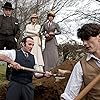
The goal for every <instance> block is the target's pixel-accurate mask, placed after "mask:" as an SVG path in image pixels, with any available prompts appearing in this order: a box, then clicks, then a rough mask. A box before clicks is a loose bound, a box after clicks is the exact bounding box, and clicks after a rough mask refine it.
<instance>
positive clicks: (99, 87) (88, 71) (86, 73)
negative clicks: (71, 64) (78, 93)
mask: <svg viewBox="0 0 100 100" xmlns="http://www.w3.org/2000/svg"><path fill="white" fill-rule="evenodd" d="M81 64H82V68H83V80H84V85H85V86H87V85H88V84H89V83H90V82H91V81H92V80H93V79H94V78H95V77H96V76H98V75H99V74H100V67H98V66H97V64H96V63H95V60H94V59H90V60H89V61H86V60H85V59H83V60H82V61H81ZM86 100H100V81H99V82H98V83H97V84H96V85H95V86H94V87H93V88H92V89H91V90H90V91H89V93H88V94H87V95H86Z"/></svg>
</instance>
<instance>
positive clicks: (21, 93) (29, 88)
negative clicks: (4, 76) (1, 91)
mask: <svg viewBox="0 0 100 100" xmlns="http://www.w3.org/2000/svg"><path fill="white" fill-rule="evenodd" d="M6 100H34V87H33V84H32V83H29V84H21V83H17V82H14V81H12V82H10V83H9V84H8V90H7V94H6Z"/></svg>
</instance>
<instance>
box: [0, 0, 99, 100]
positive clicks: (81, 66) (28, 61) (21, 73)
mask: <svg viewBox="0 0 100 100" xmlns="http://www.w3.org/2000/svg"><path fill="white" fill-rule="evenodd" d="M2 8H3V11H4V14H3V15H0V49H1V50H0V60H1V61H6V62H7V63H10V64H11V65H13V66H12V73H11V78H10V82H9V84H8V90H7V95H6V100H34V87H33V85H32V76H33V74H34V76H35V77H37V78H39V77H44V76H45V77H50V76H51V75H52V73H51V72H49V71H45V70H50V68H51V67H54V66H56V63H57V59H58V51H57V41H56V38H55V35H58V34H60V33H61V30H60V28H59V25H58V24H57V23H55V22H53V19H54V17H55V14H54V13H53V12H49V13H48V14H47V22H46V23H44V25H43V27H42V32H43V35H44V36H45V49H44V51H43V55H42V51H41V47H40V46H41V40H40V37H39V36H40V35H39V32H40V29H41V26H40V25H39V24H38V23H37V21H38V15H37V14H32V16H31V19H30V20H31V24H28V25H27V26H26V30H25V31H26V32H25V34H24V35H25V37H24V38H23V39H22V41H21V49H20V50H15V49H16V41H15V37H16V38H18V37H19V24H18V20H17V19H16V18H14V17H12V16H11V13H12V11H13V8H12V5H11V3H9V2H7V3H5V5H4V6H2ZM5 23H6V24H5ZM77 37H78V38H80V39H81V40H82V41H83V44H84V46H85V47H86V50H87V55H86V56H85V57H83V58H82V59H81V60H80V61H78V62H77V63H76V65H75V67H74V69H73V71H72V73H71V76H70V78H69V81H68V83H67V85H66V88H65V91H64V93H62V94H61V100H77V99H76V97H77V96H78V94H79V93H80V90H81V88H82V85H83V84H84V86H87V85H88V84H89V83H90V82H91V81H92V80H93V79H95V78H96V77H97V76H98V75H100V24H98V23H88V24H84V25H83V26H82V27H81V28H79V29H78V30H77ZM4 47H6V49H14V50H3V49H4ZM42 56H43V57H42ZM21 66H24V67H27V68H34V69H35V70H37V71H42V72H44V71H45V73H44V74H43V73H42V74H41V73H32V72H30V71H25V70H23V69H22V67H21ZM43 66H44V69H43ZM86 100H100V79H99V80H98V82H97V83H96V84H95V86H93V87H92V89H91V90H90V91H89V92H88V93H87V95H86Z"/></svg>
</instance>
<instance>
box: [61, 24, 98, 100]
mask: <svg viewBox="0 0 100 100" xmlns="http://www.w3.org/2000/svg"><path fill="white" fill-rule="evenodd" d="M77 36H78V38H80V39H81V40H82V41H83V44H84V46H85V47H86V50H87V52H88V53H87V55H86V57H84V58H82V60H80V61H79V62H77V64H76V65H75V67H74V69H73V71H72V74H71V76H70V78H69V81H68V83H67V86H66V88H65V91H64V93H63V94H61V100H74V99H75V97H76V96H77V95H78V94H79V92H80V89H81V86H82V83H84V85H85V86H87V85H88V84H89V83H90V82H91V81H92V80H93V79H94V78H95V77H96V76H98V75H99V74H100V25H99V24H95V23H89V24H85V25H83V26H82V27H81V28H80V29H78V31H77ZM86 100H100V81H98V82H97V83H96V85H95V86H94V87H93V88H92V89H91V90H90V91H89V92H88V94H87V95H86Z"/></svg>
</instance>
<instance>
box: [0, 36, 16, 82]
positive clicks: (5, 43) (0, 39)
mask: <svg viewBox="0 0 100 100" xmlns="http://www.w3.org/2000/svg"><path fill="white" fill-rule="evenodd" d="M4 47H6V49H7V50H11V49H16V48H17V43H16V41H15V39H14V36H6V35H0V50H4ZM10 73H11V69H10V68H8V63H7V69H6V79H7V80H10Z"/></svg>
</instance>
